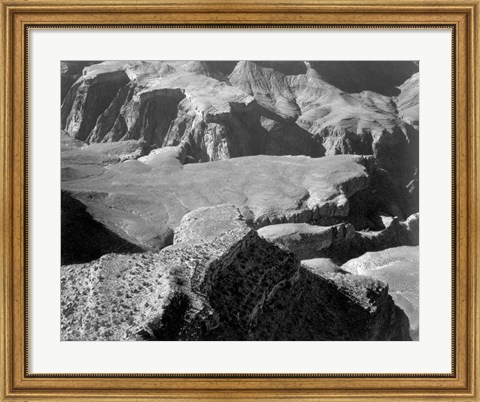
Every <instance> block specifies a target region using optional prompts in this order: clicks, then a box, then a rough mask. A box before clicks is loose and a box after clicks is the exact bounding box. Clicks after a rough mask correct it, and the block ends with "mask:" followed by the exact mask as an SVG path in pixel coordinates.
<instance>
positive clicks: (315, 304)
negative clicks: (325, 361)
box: [61, 60, 420, 341]
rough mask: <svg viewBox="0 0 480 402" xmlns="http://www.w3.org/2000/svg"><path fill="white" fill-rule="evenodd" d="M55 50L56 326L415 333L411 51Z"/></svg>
mask: <svg viewBox="0 0 480 402" xmlns="http://www.w3.org/2000/svg"><path fill="white" fill-rule="evenodd" d="M61 68H62V70H61V77H62V87H61V91H62V93H61V99H62V105H61V152H62V158H61V169H62V170H61V177H62V195H61V197H62V271H61V272H62V274H61V277H62V285H61V286H62V294H61V297H62V314H61V318H62V324H61V325H62V329H61V334H62V335H61V336H62V339H63V340H284V341H286V340H411V339H412V338H413V339H418V333H419V324H418V300H419V298H418V277H419V261H418V244H419V219H420V218H419V213H418V212H419V160H418V159H419V127H420V123H419V108H418V102H419V73H418V63H415V62H409V61H405V62H399V61H391V62H367V61H365V62H364V61H355V62H348V61H328V62H321V61H229V62H222V61H124V60H120V61H106V62H93V61H85V62H83V61H82V62H75V61H64V62H62V64H61Z"/></svg>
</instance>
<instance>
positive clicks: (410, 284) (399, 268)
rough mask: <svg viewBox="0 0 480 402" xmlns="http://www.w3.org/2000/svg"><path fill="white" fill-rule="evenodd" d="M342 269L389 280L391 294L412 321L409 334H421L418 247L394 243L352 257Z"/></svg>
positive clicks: (415, 337) (414, 337)
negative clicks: (384, 247) (383, 248)
mask: <svg viewBox="0 0 480 402" xmlns="http://www.w3.org/2000/svg"><path fill="white" fill-rule="evenodd" d="M342 269H344V270H346V271H348V272H351V273H353V274H357V275H368V276H370V277H372V278H375V279H378V280H380V281H383V282H385V283H388V287H389V291H390V294H391V296H392V298H393V300H395V303H396V304H397V306H399V307H401V308H402V309H403V311H405V313H406V314H407V316H408V318H409V321H410V334H411V336H412V338H413V339H415V340H416V339H418V337H419V248H418V246H417V247H407V246H404V247H395V248H389V249H386V250H382V251H377V252H373V253H372V252H369V253H365V254H364V255H362V256H361V257H359V258H355V259H352V260H350V261H348V262H347V263H345V264H344V265H343V266H342Z"/></svg>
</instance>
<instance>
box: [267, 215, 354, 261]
mask: <svg viewBox="0 0 480 402" xmlns="http://www.w3.org/2000/svg"><path fill="white" fill-rule="evenodd" d="M258 234H259V235H260V236H261V237H263V238H264V239H265V240H268V241H270V242H272V243H275V244H277V245H278V246H281V247H283V248H285V249H287V250H289V251H291V252H292V253H294V254H295V255H296V256H297V257H298V258H300V259H301V260H306V259H311V258H315V257H319V256H322V255H324V253H325V250H328V249H329V248H331V247H332V246H334V245H341V247H344V245H345V244H347V243H349V242H350V241H351V240H352V239H353V237H355V235H356V232H355V228H354V227H353V226H352V225H350V224H344V223H341V224H339V225H335V226H315V225H310V224H307V223H284V224H279V225H271V226H265V227H263V228H261V229H259V230H258Z"/></svg>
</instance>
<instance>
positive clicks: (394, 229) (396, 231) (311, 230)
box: [258, 213, 419, 264]
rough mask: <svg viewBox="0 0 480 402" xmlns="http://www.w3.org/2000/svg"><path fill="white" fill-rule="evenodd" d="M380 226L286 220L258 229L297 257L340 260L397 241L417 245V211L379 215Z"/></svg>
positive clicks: (260, 233) (387, 245)
mask: <svg viewBox="0 0 480 402" xmlns="http://www.w3.org/2000/svg"><path fill="white" fill-rule="evenodd" d="M380 219H381V221H382V225H383V229H380V230H376V231H373V230H360V231H355V228H354V227H353V226H352V225H351V224H348V223H347V224H345V223H341V224H338V225H334V226H316V225H310V224H307V223H286V224H279V225H271V226H266V227H263V228H261V229H259V230H258V234H259V235H260V236H261V237H263V238H264V239H266V240H268V241H270V242H272V243H275V244H277V245H278V246H280V247H282V248H285V249H287V250H289V251H291V252H292V253H294V254H296V255H297V256H298V258H300V259H301V260H307V259H314V258H331V259H333V260H334V261H335V262H336V263H339V264H342V263H343V262H345V261H348V260H349V259H351V258H355V257H358V256H360V255H362V254H363V253H365V252H367V251H377V250H383V249H385V248H390V247H396V246H401V245H418V237H419V215H418V213H417V214H414V215H412V216H410V217H409V218H408V219H407V220H405V221H399V219H398V218H397V217H390V216H386V215H382V216H380Z"/></svg>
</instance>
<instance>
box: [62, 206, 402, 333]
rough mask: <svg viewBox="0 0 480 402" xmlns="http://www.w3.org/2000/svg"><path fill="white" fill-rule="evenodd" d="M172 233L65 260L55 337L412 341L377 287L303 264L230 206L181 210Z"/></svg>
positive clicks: (359, 278) (366, 280) (368, 281)
mask: <svg viewBox="0 0 480 402" xmlns="http://www.w3.org/2000/svg"><path fill="white" fill-rule="evenodd" d="M213 221H214V223H213ZM175 238H176V244H175V245H173V246H170V247H167V248H165V249H163V250H161V251H160V252H157V253H153V252H150V253H144V254H133V255H130V256H129V257H121V256H119V255H116V254H108V255H105V256H103V257H102V258H101V259H100V260H97V261H93V262H91V263H88V264H79V265H67V266H63V267H62V277H61V286H62V301H61V305H62V315H61V316H62V323H61V328H62V339H63V340H134V339H136V340H138V339H149V340H409V339H410V336H409V334H408V318H407V317H406V316H405V314H404V313H403V311H402V310H400V309H399V308H398V307H396V306H395V304H394V303H393V301H392V299H391V297H390V296H389V295H388V288H387V286H386V285H385V284H384V283H382V282H380V281H377V280H374V279H371V278H368V277H364V276H358V275H352V274H348V273H339V272H334V273H332V272H323V271H319V270H316V269H314V268H311V267H308V266H307V267H305V266H301V265H300V264H299V261H298V260H297V259H296V257H295V256H294V255H293V254H291V253H289V252H286V251H283V250H282V249H280V248H278V247H276V246H275V245H273V244H271V243H268V242H266V241H265V240H263V239H262V238H260V237H259V236H258V235H257V233H256V232H255V231H254V230H252V229H250V228H248V226H247V225H246V224H245V223H244V222H243V220H242V217H241V215H240V214H239V212H238V211H237V210H236V208H235V207H233V206H231V205H221V206H217V207H212V208H206V209H205V208H204V209H200V210H196V211H193V212H192V213H190V214H188V215H186V216H185V218H184V219H183V220H182V223H181V225H180V226H179V228H178V229H177V231H176V233H175Z"/></svg>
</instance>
